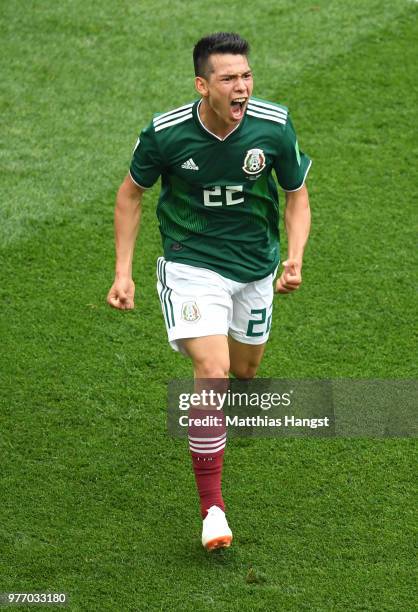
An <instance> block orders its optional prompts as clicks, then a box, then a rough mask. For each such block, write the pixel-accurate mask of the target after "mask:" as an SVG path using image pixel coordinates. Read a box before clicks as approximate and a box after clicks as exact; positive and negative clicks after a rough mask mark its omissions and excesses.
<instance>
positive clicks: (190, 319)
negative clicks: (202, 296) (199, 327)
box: [181, 302, 200, 323]
mask: <svg viewBox="0 0 418 612" xmlns="http://www.w3.org/2000/svg"><path fill="white" fill-rule="evenodd" d="M181 318H182V319H183V321H186V322H187V323H196V321H198V320H199V319H200V312H199V308H198V307H197V304H196V302H184V304H183V306H182V307H181Z"/></svg>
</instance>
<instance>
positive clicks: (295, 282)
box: [276, 184, 311, 293]
mask: <svg viewBox="0 0 418 612" xmlns="http://www.w3.org/2000/svg"><path fill="white" fill-rule="evenodd" d="M284 218H285V226H286V233H287V243H288V249H287V259H286V261H284V262H283V266H284V270H283V272H282V274H281V275H280V277H279V279H278V280H277V283H276V291H277V292H278V293H290V292H291V291H295V289H298V288H299V286H300V284H301V282H302V262H303V252H304V250H305V245H306V242H307V240H308V236H309V230H310V227H311V209H310V206H309V196H308V189H307V187H306V185H305V184H304V185H303V186H302V187H301V188H300V189H298V190H297V191H287V192H286V209H285V217H284Z"/></svg>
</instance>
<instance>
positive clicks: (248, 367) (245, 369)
mask: <svg viewBox="0 0 418 612" xmlns="http://www.w3.org/2000/svg"><path fill="white" fill-rule="evenodd" d="M257 369H258V366H257V365H252V364H243V365H240V366H236V367H233V368H231V373H232V374H233V375H234V376H235V378H238V379H239V380H251V378H254V377H255V375H256V374H257Z"/></svg>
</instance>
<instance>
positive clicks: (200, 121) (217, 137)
mask: <svg viewBox="0 0 418 612" xmlns="http://www.w3.org/2000/svg"><path fill="white" fill-rule="evenodd" d="M201 104H202V98H201V99H200V100H199V101H198V102H197V104H196V105H195V107H194V109H195V113H196V118H197V122H198V123H199V125H200V126H201V127H202V128H203V129H204V130H205V132H207V133H208V134H210V135H211V136H213V137H214V138H216V140H219V142H224V140H226V139H227V138H229V137H230V136H231V135H232V134H234V133H235V132H236V131H237V130H238V128H239V127H241V125H242V124H243V123H244V119H245V116H246V114H247V112H245V114H244V116H243V118H242V119H241V121H240V122H239V123H238V125H237V126H236V127H234V129H233V130H232V131H231V132H229V134H227V135H226V136H225V138H220V136H217V135H216V134H214V133H213V132H211V131H210V130H208V128H207V127H206V126H205V125H204V123H203V121H202V120H201V118H200V114H199V108H200V105H201Z"/></svg>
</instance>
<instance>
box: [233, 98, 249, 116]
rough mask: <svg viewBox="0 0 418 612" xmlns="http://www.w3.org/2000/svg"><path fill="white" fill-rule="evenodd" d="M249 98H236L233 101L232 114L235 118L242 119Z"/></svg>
mask: <svg viewBox="0 0 418 612" xmlns="http://www.w3.org/2000/svg"><path fill="white" fill-rule="evenodd" d="M246 102H247V98H235V100H232V101H231V109H232V115H233V117H234V118H235V119H240V118H241V117H242V115H243V114H244V108H245V104H246Z"/></svg>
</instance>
